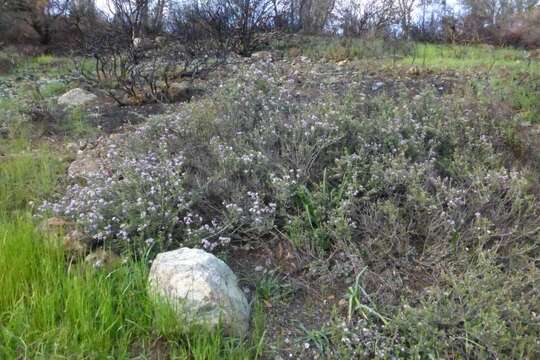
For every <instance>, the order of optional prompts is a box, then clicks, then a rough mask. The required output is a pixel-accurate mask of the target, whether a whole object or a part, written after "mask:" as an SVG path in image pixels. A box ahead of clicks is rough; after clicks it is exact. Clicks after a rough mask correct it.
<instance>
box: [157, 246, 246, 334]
mask: <svg viewBox="0 0 540 360" xmlns="http://www.w3.org/2000/svg"><path fill="white" fill-rule="evenodd" d="M148 282H149V291H150V293H151V294H152V295H153V297H154V298H155V299H161V300H162V301H163V300H164V301H166V302H168V303H170V304H172V305H173V306H175V307H176V310H177V311H178V314H179V316H180V317H182V320H187V321H189V322H195V323H202V324H205V325H208V326H210V327H215V326H216V325H217V324H218V323H219V321H220V320H221V324H222V325H223V328H224V330H225V331H226V332H227V333H228V334H231V335H235V336H240V337H242V336H244V335H245V334H246V332H247V330H248V328H249V312H250V307H249V304H248V301H247V299H246V297H245V296H244V294H243V293H242V291H241V290H240V288H239V287H238V281H237V279H236V276H235V275H234V273H233V272H232V271H231V269H230V268H229V267H228V266H227V265H226V264H225V263H224V262H223V261H221V260H220V259H218V258H217V257H215V256H214V255H212V254H209V253H207V252H205V251H203V250H199V249H190V248H181V249H178V250H174V251H169V252H165V253H161V254H158V255H157V257H156V258H155V260H154V262H153V263H152V267H151V269H150V275H149V279H148Z"/></svg>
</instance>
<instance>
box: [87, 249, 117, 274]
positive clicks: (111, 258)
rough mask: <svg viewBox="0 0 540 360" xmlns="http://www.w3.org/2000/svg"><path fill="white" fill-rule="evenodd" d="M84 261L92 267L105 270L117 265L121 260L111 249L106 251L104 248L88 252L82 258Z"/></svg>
mask: <svg viewBox="0 0 540 360" xmlns="http://www.w3.org/2000/svg"><path fill="white" fill-rule="evenodd" d="M84 261H85V262H86V263H87V264H89V265H90V266H92V267H94V268H97V269H106V270H111V269H112V268H114V267H116V266H118V265H119V264H120V262H121V260H120V257H119V256H118V255H116V254H115V253H113V252H112V251H107V250H104V249H99V250H96V251H94V252H92V253H90V254H88V255H87V256H86V257H85V258H84Z"/></svg>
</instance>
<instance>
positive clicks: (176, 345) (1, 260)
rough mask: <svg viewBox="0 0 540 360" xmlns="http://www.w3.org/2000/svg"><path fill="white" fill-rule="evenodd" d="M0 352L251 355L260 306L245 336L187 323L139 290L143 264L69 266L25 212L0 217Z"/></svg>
mask: <svg viewBox="0 0 540 360" xmlns="http://www.w3.org/2000/svg"><path fill="white" fill-rule="evenodd" d="M0 229H1V230H0V288H1V289H2V292H1V293H0V325H1V326H0V358H1V359H6V360H7V359H17V358H28V359H35V358H47V359H60V358H70V359H76V358H80V359H82V358H93V359H107V358H109V359H122V358H135V357H138V358H147V357H151V356H156V355H157V354H158V353H159V354H161V355H163V356H165V355H171V356H173V357H176V358H179V359H201V360H202V359H252V358H256V357H257V356H258V355H257V354H260V353H261V341H260V340H261V336H262V330H261V329H262V326H261V325H262V323H261V322H260V312H257V311H256V318H257V321H256V322H255V329H254V331H253V337H252V338H249V339H247V340H245V341H241V340H238V339H234V338H226V337H223V336H222V335H221V333H220V332H219V331H215V332H212V331H209V330H207V329H204V328H201V327H187V326H185V325H184V324H182V323H179V322H178V321H176V317H175V316H174V314H173V313H172V310H171V309H169V308H168V307H166V306H164V305H159V304H157V305H155V304H154V303H153V302H152V301H150V299H149V296H148V295H147V292H146V276H147V266H146V264H144V263H139V262H127V263H125V264H124V265H122V266H120V267H118V268H117V269H115V270H114V271H112V272H107V271H101V270H96V269H92V268H89V267H86V266H84V265H76V264H71V263H70V262H69V261H68V260H67V259H68V257H67V256H66V255H65V254H64V253H63V250H62V248H61V247H59V246H58V245H55V243H56V242H55V241H54V238H48V237H46V236H44V235H43V234H40V233H39V232H38V231H37V230H36V228H35V226H34V225H33V223H32V219H31V218H30V217H29V216H28V215H20V216H16V217H14V218H12V219H7V220H6V219H3V220H0Z"/></svg>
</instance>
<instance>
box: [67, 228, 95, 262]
mask: <svg viewBox="0 0 540 360" xmlns="http://www.w3.org/2000/svg"><path fill="white" fill-rule="evenodd" d="M87 239H88V238H87V236H85V234H83V233H82V232H81V231H79V230H73V231H70V232H69V233H68V234H67V235H66V236H64V248H65V249H66V251H68V252H69V253H71V254H73V255H80V256H82V255H84V254H86V253H87V252H88V250H89V247H88V245H87V244H88V241H87Z"/></svg>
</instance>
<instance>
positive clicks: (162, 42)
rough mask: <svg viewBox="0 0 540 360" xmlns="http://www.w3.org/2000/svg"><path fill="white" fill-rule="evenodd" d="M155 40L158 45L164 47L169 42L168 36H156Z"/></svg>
mask: <svg viewBox="0 0 540 360" xmlns="http://www.w3.org/2000/svg"><path fill="white" fill-rule="evenodd" d="M154 42H155V43H156V45H157V46H159V47H163V46H165V45H166V44H167V38H166V37H165V36H156V38H155V39H154Z"/></svg>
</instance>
